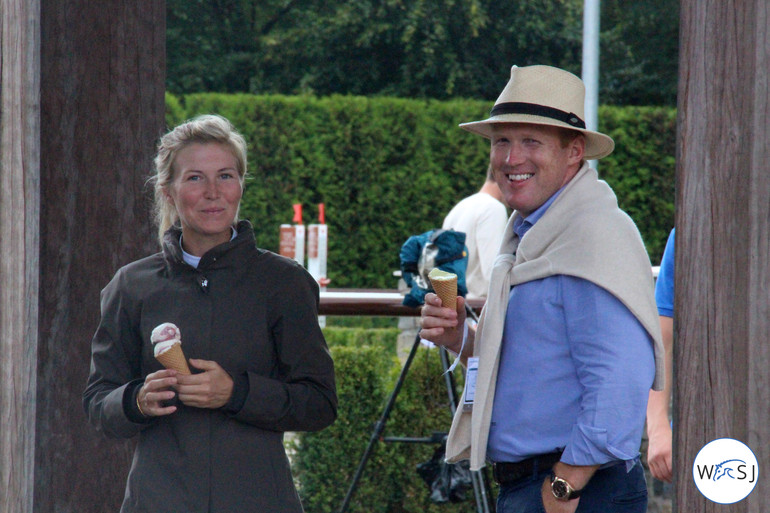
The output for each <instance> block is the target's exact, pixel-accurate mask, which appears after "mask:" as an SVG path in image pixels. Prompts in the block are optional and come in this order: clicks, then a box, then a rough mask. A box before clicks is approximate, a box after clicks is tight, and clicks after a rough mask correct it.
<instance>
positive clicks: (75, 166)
mask: <svg viewBox="0 0 770 513" xmlns="http://www.w3.org/2000/svg"><path fill="white" fill-rule="evenodd" d="M18 1H19V2H22V1H27V0H18ZM4 17H5V16H4ZM39 75H40V87H39V88H38V90H39V91H40V112H39V119H40V134H39V141H40V148H39V150H40V180H39V184H38V190H39V194H40V208H39V216H40V217H39V223H37V222H35V223H28V224H26V225H17V228H20V227H23V229H24V230H26V232H25V233H27V234H34V236H36V237H38V238H39V251H38V254H37V255H36V256H35V263H38V262H39V271H38V272H37V279H38V280H39V294H30V295H28V296H26V297H25V302H26V303H28V304H29V303H32V304H34V305H36V306H37V307H38V308H39V316H38V321H37V324H36V326H34V329H35V331H36V333H37V353H36V355H35V354H33V355H32V358H33V359H34V363H33V367H32V368H33V369H36V380H37V381H36V393H35V395H34V401H33V403H34V404H35V405H36V409H35V411H34V424H33V426H34V429H33V430H31V431H29V432H27V433H25V436H33V435H34V442H35V443H34V454H31V453H28V454H26V457H27V458H31V461H33V462H34V472H30V473H29V477H28V479H34V492H33V493H32V497H33V498H32V500H33V509H34V511H56V512H62V513H68V512H72V513H75V512H78V513H81V512H83V513H91V512H93V513H97V512H104V511H118V509H119V507H120V503H121V501H122V498H123V493H124V488H125V478H126V475H127V472H128V469H129V466H130V455H131V449H132V446H133V442H129V441H115V440H107V439H106V438H104V437H103V436H102V435H99V434H98V433H97V432H96V431H95V430H94V429H93V428H92V427H91V426H90V425H89V424H88V423H87V421H86V418H85V414H84V412H83V407H82V404H81V394H82V391H83V388H84V387H85V382H86V378H87V376H88V371H89V357H90V340H91V337H92V335H93V333H94V331H95V329H96V326H97V324H98V321H99V292H100V290H101V288H102V287H103V286H104V285H106V283H107V281H108V280H109V279H110V277H111V276H112V275H113V274H114V272H115V271H116V270H117V268H118V267H119V266H121V265H123V264H125V263H127V262H129V261H131V260H134V259H136V258H138V257H141V256H144V255H147V254H150V253H152V252H155V251H157V248H158V245H157V241H156V236H155V233H154V229H153V228H152V226H151V222H150V196H151V194H150V191H148V190H147V189H146V187H145V183H146V180H147V178H148V176H149V174H150V172H151V167H152V155H153V154H154V151H155V150H154V148H155V145H156V142H157V139H158V137H159V135H161V133H162V132H163V130H164V109H165V103H164V94H165V84H164V82H165V2H164V1H163V0H149V1H145V2H123V1H118V0H105V1H100V2H93V1H90V0H46V1H44V2H43V4H42V6H41V9H40V65H39ZM4 205H5V204H4ZM28 236H32V235H28ZM30 269H32V267H27V268H26V270H27V271H29V270H30ZM21 342H23V341H16V343H17V344H18V343H21ZM34 375H35V374H34V373H33V376H34ZM23 493H24V495H25V497H26V498H27V499H26V500H29V498H28V496H29V490H26V491H24V492H23ZM13 511H14V513H15V511H16V510H13ZM28 511H32V510H28Z"/></svg>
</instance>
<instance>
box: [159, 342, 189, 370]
mask: <svg viewBox="0 0 770 513" xmlns="http://www.w3.org/2000/svg"><path fill="white" fill-rule="evenodd" d="M155 358H156V359H157V360H158V361H159V362H160V363H161V364H163V366H164V367H165V368H167V369H174V370H176V371H178V372H180V373H181V374H192V373H191V372H190V367H188V366H187V359H185V357H184V351H182V344H173V345H172V346H171V347H169V348H168V349H167V350H166V351H163V352H162V353H160V354H159V355H157V356H156V357H155Z"/></svg>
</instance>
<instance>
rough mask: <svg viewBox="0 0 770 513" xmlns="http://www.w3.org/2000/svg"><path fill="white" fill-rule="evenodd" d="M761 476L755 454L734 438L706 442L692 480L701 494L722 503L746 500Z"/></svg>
mask: <svg viewBox="0 0 770 513" xmlns="http://www.w3.org/2000/svg"><path fill="white" fill-rule="evenodd" d="M758 476H759V465H757V457H756V456H754V452H752V450H751V449H749V447H748V446H747V445H746V444H744V443H743V442H740V441H738V440H734V439H732V438H719V439H717V440H714V441H712V442H709V443H707V444H706V445H705V446H704V447H703V449H701V450H700V452H699V453H698V455H697V456H696V457H695V462H694V463H693V465H692V477H693V480H695V485H696V486H697V487H698V490H700V493H702V494H703V495H704V496H705V497H706V498H707V499H709V500H710V501H713V502H718V503H719V504H732V503H734V502H738V501H740V500H743V499H745V498H746V497H747V496H748V495H749V494H750V493H751V491H752V490H753V489H754V486H755V485H756V484H757V477H758Z"/></svg>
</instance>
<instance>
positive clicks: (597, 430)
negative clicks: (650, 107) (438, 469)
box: [421, 66, 663, 513]
mask: <svg viewBox="0 0 770 513" xmlns="http://www.w3.org/2000/svg"><path fill="white" fill-rule="evenodd" d="M584 97H585V88H584V86H583V83H582V81H581V80H580V79H579V78H578V77H576V76H575V75H573V74H571V73H568V72H566V71H563V70H560V69H557V68H552V67H549V66H529V67H524V68H517V67H516V66H514V67H513V68H512V70H511V78H510V80H509V82H508V84H507V85H506V87H505V88H504V89H503V92H502V93H501V94H500V97H499V98H498V99H497V101H496V102H495V106H494V107H493V109H492V112H491V115H490V117H489V118H488V119H486V120H484V121H477V122H473V123H465V124H462V125H460V126H461V127H462V128H464V129H466V130H469V131H471V132H474V133H477V134H480V135H483V136H485V137H487V138H489V139H490V142H491V146H490V164H491V166H492V169H493V172H494V176H495V181H496V182H497V184H498V186H499V187H500V190H501V191H502V194H503V198H504V201H505V203H506V204H507V205H508V206H509V207H510V208H512V209H513V210H514V214H513V215H512V216H511V219H510V220H509V222H508V225H507V226H506V230H505V234H504V236H503V242H502V245H501V247H500V252H499V255H498V257H497V259H496V260H495V266H494V268H493V271H492V278H491V282H490V286H489V295H488V297H487V302H486V306H485V307H484V311H483V312H482V317H481V320H480V323H479V326H478V330H477V331H476V332H475V333H474V330H472V329H467V328H465V327H464V321H465V310H464V307H465V303H464V300H463V298H458V303H457V309H456V311H453V310H451V309H449V308H442V307H441V301H440V300H439V299H438V298H437V296H436V295H435V294H428V295H426V298H425V306H424V307H423V310H422V322H423V329H422V331H421V336H422V337H423V338H424V339H427V340H430V341H432V342H434V343H438V344H440V345H443V346H445V347H447V348H448V349H450V350H452V351H454V352H455V353H458V354H459V355H460V358H462V359H464V360H466V359H468V358H469V357H471V355H473V359H472V360H467V361H468V362H469V365H468V367H469V376H468V377H467V378H466V383H468V384H471V383H473V382H475V389H471V388H472V387H466V391H465V393H464V394H463V403H464V404H463V407H462V408H458V410H457V414H456V415H455V418H454V421H453V423H452V429H451V431H450V434H449V438H448V440H447V459H448V460H449V461H458V460H461V459H470V465H471V468H472V469H474V470H475V469H479V468H481V467H482V466H484V464H485V463H487V462H490V463H492V467H493V474H494V476H495V479H496V480H497V481H498V483H500V494H499V496H498V509H497V511H498V512H500V513H507V512H514V511H515V512H517V513H522V512H535V511H538V512H539V511H542V509H543V508H544V509H545V511H546V512H547V513H562V512H570V513H571V512H574V511H578V512H580V513H586V512H602V513H608V512H610V513H612V512H639V513H643V512H644V511H645V510H646V507H647V490H646V485H645V480H644V472H643V470H642V468H641V465H640V464H639V445H640V442H641V436H642V430H643V429H644V417H645V410H646V406H647V398H648V395H649V390H650V386H651V385H654V386H655V388H660V387H661V386H662V385H663V364H662V345H661V340H660V338H661V337H660V326H659V324H658V319H657V312H656V309H655V300H654V297H653V287H652V273H651V267H650V261H649V258H648V256H647V253H646V251H645V248H644V245H643V244H642V240H641V237H640V236H639V232H638V230H637V229H636V227H635V226H634V224H633V222H632V221H631V219H630V218H629V217H628V216H627V215H626V214H625V213H624V212H622V211H621V210H620V209H618V206H617V200H616V198H615V195H614V193H613V192H612V190H611V189H610V188H609V186H607V184H606V183H604V182H602V181H600V180H598V177H597V173H596V171H595V170H593V169H590V168H589V167H588V165H587V164H586V161H587V160H593V159H600V158H602V157H605V156H607V155H608V154H609V153H611V152H612V150H613V149H614V142H613V141H612V139H611V138H610V137H608V136H606V135H604V134H601V133H599V132H594V131H590V130H587V129H586V128H585V123H584V122H583V119H582V118H583V104H584V100H585V98H584ZM464 332H466V333H467V335H466V336H463V335H464ZM476 358H478V360H477V361H476V360H475V359H476ZM471 363H473V365H471ZM476 363H477V365H476ZM476 366H477V368H478V371H477V374H476V375H475V376H471V375H470V373H471V370H472V369H473V368H474V367H476ZM471 395H473V401H472V402H471V401H470V396H471ZM465 403H470V404H468V405H466V404H465Z"/></svg>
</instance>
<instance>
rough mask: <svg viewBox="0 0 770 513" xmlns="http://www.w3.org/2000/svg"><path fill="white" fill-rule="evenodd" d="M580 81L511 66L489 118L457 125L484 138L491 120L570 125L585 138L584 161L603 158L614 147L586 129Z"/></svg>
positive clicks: (544, 68) (559, 73)
mask: <svg viewBox="0 0 770 513" xmlns="http://www.w3.org/2000/svg"><path fill="white" fill-rule="evenodd" d="M585 95H586V89H585V86H584V85H583V81H582V80H580V79H579V78H578V77H576V76H575V75H573V74H572V73H570V72H568V71H564V70H562V69H559V68H553V67H551V66H525V67H522V68H519V67H517V66H513V67H512V68H511V79H510V80H509V81H508V84H506V86H505V89H503V92H502V93H500V96H499V97H498V98H497V101H496V102H495V106H494V107H492V111H491V112H490V114H489V118H488V119H485V120H483V121H473V122H470V123H462V124H461V125H460V128H463V129H465V130H468V131H469V132H473V133H476V134H479V135H483V136H484V137H486V138H491V136H492V125H493V124H494V123H533V124H536V125H551V126H558V127H562V128H570V129H572V130H576V131H578V132H580V133H582V134H583V135H584V136H585V138H586V149H585V158H586V160H594V159H600V158H602V157H606V156H607V155H609V154H610V153H612V150H613V149H614V148H615V142H614V141H613V140H612V138H611V137H609V136H608V135H604V134H602V133H599V132H594V131H591V130H586V124H585V121H584V119H585V114H584V105H585Z"/></svg>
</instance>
